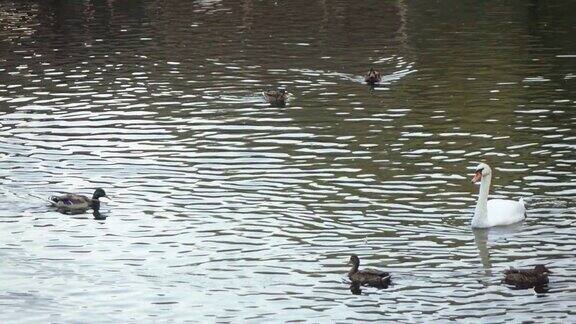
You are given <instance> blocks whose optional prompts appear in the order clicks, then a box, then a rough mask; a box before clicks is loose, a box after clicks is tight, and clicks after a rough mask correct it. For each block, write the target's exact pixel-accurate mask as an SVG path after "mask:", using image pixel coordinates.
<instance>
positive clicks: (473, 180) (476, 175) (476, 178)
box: [472, 172, 482, 183]
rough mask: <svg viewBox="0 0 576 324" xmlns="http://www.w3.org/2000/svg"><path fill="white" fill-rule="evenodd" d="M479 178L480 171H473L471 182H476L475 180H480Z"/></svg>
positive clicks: (480, 177) (480, 176) (480, 175)
mask: <svg viewBox="0 0 576 324" xmlns="http://www.w3.org/2000/svg"><path fill="white" fill-rule="evenodd" d="M481 179H482V172H476V173H474V177H473V178H472V182H474V183H477V182H480V180H481Z"/></svg>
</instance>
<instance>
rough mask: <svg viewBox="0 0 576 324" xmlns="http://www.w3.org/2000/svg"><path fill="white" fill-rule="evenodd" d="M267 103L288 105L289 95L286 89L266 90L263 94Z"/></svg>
mask: <svg viewBox="0 0 576 324" xmlns="http://www.w3.org/2000/svg"><path fill="white" fill-rule="evenodd" d="M262 94H263V95H264V98H265V99H266V101H268V102H269V103H271V104H284V103H286V98H287V97H288V93H287V92H286V89H278V90H266V91H264V92H262Z"/></svg>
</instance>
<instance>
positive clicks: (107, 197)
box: [102, 195, 112, 200]
mask: <svg viewBox="0 0 576 324" xmlns="http://www.w3.org/2000/svg"><path fill="white" fill-rule="evenodd" d="M102 198H106V199H108V200H112V197H110V196H108V195H105V196H104V197H102Z"/></svg>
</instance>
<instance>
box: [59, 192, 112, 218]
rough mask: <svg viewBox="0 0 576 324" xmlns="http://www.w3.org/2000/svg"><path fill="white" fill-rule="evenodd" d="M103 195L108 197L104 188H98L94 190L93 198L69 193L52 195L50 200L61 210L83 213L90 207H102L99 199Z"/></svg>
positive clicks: (95, 208)
mask: <svg viewBox="0 0 576 324" xmlns="http://www.w3.org/2000/svg"><path fill="white" fill-rule="evenodd" d="M102 197H106V198H108V196H107V195H106V192H105V191H104V189H102V188H98V189H96V190H95V191H94V194H93V195H92V198H88V197H86V196H84V195H78V194H71V193H68V194H64V195H61V196H51V197H50V198H49V200H50V203H51V204H52V206H53V207H56V209H57V210H58V211H60V212H69V213H79V212H80V213H82V212H85V211H86V210H88V209H92V210H94V211H98V210H99V209H100V200H98V199H99V198H102Z"/></svg>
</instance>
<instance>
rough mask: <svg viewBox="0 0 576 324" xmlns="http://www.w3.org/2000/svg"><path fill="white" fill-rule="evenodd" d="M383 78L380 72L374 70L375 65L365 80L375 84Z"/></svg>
mask: <svg viewBox="0 0 576 324" xmlns="http://www.w3.org/2000/svg"><path fill="white" fill-rule="evenodd" d="M381 80H382V76H380V72H378V71H376V70H374V68H373V67H371V68H370V70H369V71H368V73H366V76H365V77H364V82H366V83H368V84H371V85H374V84H376V83H379V82H380V81H381Z"/></svg>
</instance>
